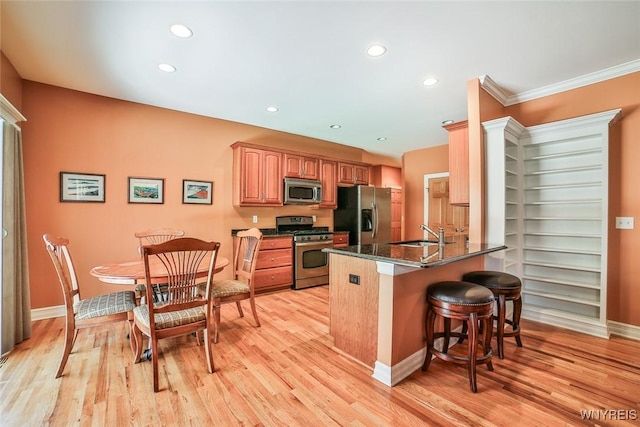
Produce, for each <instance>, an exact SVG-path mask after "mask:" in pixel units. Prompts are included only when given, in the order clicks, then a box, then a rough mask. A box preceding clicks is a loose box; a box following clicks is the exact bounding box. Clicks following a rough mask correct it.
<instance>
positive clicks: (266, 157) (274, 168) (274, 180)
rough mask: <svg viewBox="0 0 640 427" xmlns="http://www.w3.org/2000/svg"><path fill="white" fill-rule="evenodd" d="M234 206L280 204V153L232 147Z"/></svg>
mask: <svg viewBox="0 0 640 427" xmlns="http://www.w3.org/2000/svg"><path fill="white" fill-rule="evenodd" d="M234 169H235V171H234V183H233V185H234V205H236V206H282V153H278V152H274V151H267V150H260V149H256V148H251V147H238V148H236V149H235V150H234Z"/></svg>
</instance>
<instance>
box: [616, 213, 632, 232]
mask: <svg viewBox="0 0 640 427" xmlns="http://www.w3.org/2000/svg"><path fill="white" fill-rule="evenodd" d="M616 228H618V229H622V230H633V217H632V216H617V217H616Z"/></svg>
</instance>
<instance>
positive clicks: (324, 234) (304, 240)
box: [276, 216, 333, 289]
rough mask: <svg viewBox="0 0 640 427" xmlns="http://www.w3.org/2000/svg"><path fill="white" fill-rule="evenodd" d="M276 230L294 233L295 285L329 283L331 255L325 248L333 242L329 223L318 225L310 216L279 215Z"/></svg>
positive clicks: (282, 232)
mask: <svg viewBox="0 0 640 427" xmlns="http://www.w3.org/2000/svg"><path fill="white" fill-rule="evenodd" d="M276 232H277V233H278V234H286V233H291V234H292V235H293V277H294V282H293V289H304V288H309V287H311V286H318V285H326V284H327V283H329V256H328V254H327V253H325V252H322V250H323V249H324V248H330V247H332V246H333V235H332V233H331V232H330V231H329V228H328V227H314V226H313V217H310V216H279V217H276Z"/></svg>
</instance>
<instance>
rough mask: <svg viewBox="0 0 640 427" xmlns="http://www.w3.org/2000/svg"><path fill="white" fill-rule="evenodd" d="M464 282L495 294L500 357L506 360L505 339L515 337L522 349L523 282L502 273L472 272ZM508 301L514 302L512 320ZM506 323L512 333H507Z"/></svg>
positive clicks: (465, 276) (464, 277) (465, 277)
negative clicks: (479, 286) (507, 316)
mask: <svg viewBox="0 0 640 427" xmlns="http://www.w3.org/2000/svg"><path fill="white" fill-rule="evenodd" d="M462 280H464V281H466V282H471V283H476V284H478V285H482V286H484V287H485V288H487V289H489V290H490V291H491V292H493V295H494V296H495V297H496V299H497V316H494V319H496V321H497V324H496V333H495V336H496V337H497V340H498V357H499V358H500V359H504V337H507V338H509V337H515V339H516V344H517V345H518V347H522V340H521V339H520V315H521V313H522V298H521V291H522V282H521V281H520V279H519V278H517V277H516V276H514V275H512V274H508V273H504V272H502V271H472V272H470V273H466V274H464V275H463V276H462ZM507 301H512V302H513V316H511V319H507V318H506V313H507ZM505 323H506V324H508V325H511V330H510V331H505V327H504V326H505ZM463 332H464V327H463Z"/></svg>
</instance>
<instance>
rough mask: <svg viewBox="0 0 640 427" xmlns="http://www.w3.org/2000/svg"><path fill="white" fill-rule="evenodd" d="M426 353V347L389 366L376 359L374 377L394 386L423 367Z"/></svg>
mask: <svg viewBox="0 0 640 427" xmlns="http://www.w3.org/2000/svg"><path fill="white" fill-rule="evenodd" d="M424 355H425V349H424V348H423V349H421V350H419V351H416V352H415V353H413V354H412V355H411V356H409V357H407V358H406V359H404V360H401V361H400V362H399V363H396V364H395V365H393V366H387V365H385V364H384V363H382V362H380V361H378V360H376V363H375V365H374V368H373V375H372V377H373V378H374V379H376V380H378V381H380V382H381V383H383V384H385V385H388V386H389V387H393V386H394V385H396V384H398V383H399V382H400V381H402V380H403V379H405V378H407V377H408V376H409V375H411V374H413V373H414V372H415V371H417V370H418V369H420V368H422V364H423V363H424Z"/></svg>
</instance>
